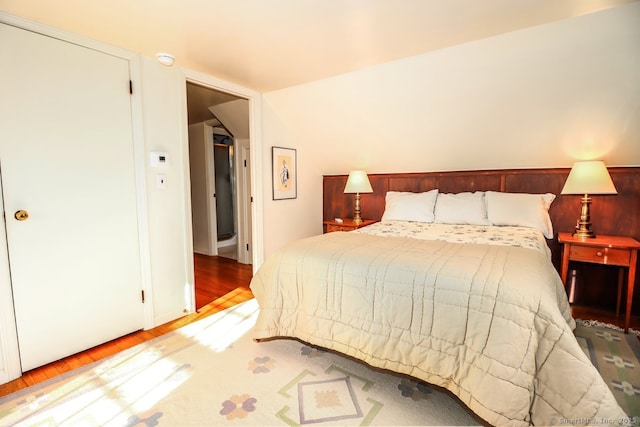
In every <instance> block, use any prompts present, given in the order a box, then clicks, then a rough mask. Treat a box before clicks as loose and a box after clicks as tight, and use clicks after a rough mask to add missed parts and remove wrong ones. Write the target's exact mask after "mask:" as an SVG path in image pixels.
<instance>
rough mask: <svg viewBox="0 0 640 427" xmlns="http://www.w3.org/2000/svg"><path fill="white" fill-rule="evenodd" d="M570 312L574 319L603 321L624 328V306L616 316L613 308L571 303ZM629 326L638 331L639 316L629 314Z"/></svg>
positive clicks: (639, 326) (639, 328) (639, 324)
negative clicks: (606, 308)
mask: <svg viewBox="0 0 640 427" xmlns="http://www.w3.org/2000/svg"><path fill="white" fill-rule="evenodd" d="M571 314H572V315H573V317H574V318H576V319H583V320H599V321H601V322H604V323H610V324H612V325H616V326H618V327H620V328H624V307H622V309H621V310H620V315H618V316H616V313H615V310H603V309H598V308H593V307H584V306H579V305H573V306H571ZM629 327H630V328H631V329H635V330H636V331H640V316H634V315H631V318H630V320H629ZM639 338H640V337H639Z"/></svg>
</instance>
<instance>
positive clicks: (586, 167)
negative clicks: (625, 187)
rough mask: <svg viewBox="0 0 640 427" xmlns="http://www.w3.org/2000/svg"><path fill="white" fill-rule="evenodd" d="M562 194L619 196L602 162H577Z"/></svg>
mask: <svg viewBox="0 0 640 427" xmlns="http://www.w3.org/2000/svg"><path fill="white" fill-rule="evenodd" d="M561 194H618V192H617V191H616V187H615V186H614V185H613V181H612V180H611V175H609V171H607V167H606V166H605V165H604V162H603V161H601V160H591V161H585V162H576V163H574V164H573V167H572V168H571V172H569V176H568V177H567V182H565V183H564V188H562V192H561Z"/></svg>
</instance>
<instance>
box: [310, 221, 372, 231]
mask: <svg viewBox="0 0 640 427" xmlns="http://www.w3.org/2000/svg"><path fill="white" fill-rule="evenodd" d="M374 222H377V221H375V220H373V219H363V220H362V222H361V223H360V224H356V223H355V222H353V220H352V219H350V218H346V219H344V220H343V221H342V222H337V221H336V220H335V219H331V220H329V221H322V224H323V225H324V232H325V233H331V232H332V231H352V230H355V229H358V228H362V227H364V226H367V225H370V224H373V223H374Z"/></svg>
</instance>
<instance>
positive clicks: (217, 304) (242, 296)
mask: <svg viewBox="0 0 640 427" xmlns="http://www.w3.org/2000/svg"><path fill="white" fill-rule="evenodd" d="M194 261H195V262H194V263H195V281H196V286H195V288H196V312H195V313H192V314H189V315H187V316H184V317H181V318H179V319H176V320H174V321H171V322H168V323H165V324H164V325H160V326H158V327H156V328H154V329H149V330H146V331H138V332H134V333H131V334H129V335H125V336H124V337H121V338H118V339H115V340H113V341H109V342H107V343H104V344H101V345H99V346H97V347H93V348H91V349H89V350H86V351H83V352H82V353H78V354H75V355H72V356H69V357H66V358H64V359H61V360H58V361H56V362H52V363H50V364H48V365H45V366H41V367H39V368H36V369H33V370H31V371H28V372H25V373H24V374H23V375H22V376H21V377H20V378H18V379H15V380H13V381H10V382H8V383H6V384H1V385H0V396H5V395H7V394H10V393H13V392H16V391H18V390H21V389H23V388H26V387H29V386H32V385H34V384H37V383H40V382H42V381H46V380H48V379H49V378H53V377H56V376H58V375H60V374H63V373H65V372H67V371H70V370H72V369H75V368H79V367H81V366H84V365H88V364H90V363H93V362H96V361H98V360H101V359H103V358H105V357H109V356H111V355H114V354H116V353H118V352H120V351H122V350H126V349H128V348H130V347H133V346H135V345H137V344H140V343H143V342H145V341H149V340H151V339H153V338H156V337H158V336H160V335H164V334H166V333H168V332H171V331H173V330H175V329H178V328H180V327H182V326H184V325H187V324H189V323H191V322H194V321H196V320H198V319H202V318H204V317H207V316H209V315H211V314H214V313H217V312H219V311H222V310H224V309H225V308H229V307H231V306H233V305H236V304H240V303H241V302H244V301H247V300H249V299H251V298H253V294H252V293H251V290H249V282H250V281H251V277H252V267H251V265H246V264H239V263H237V262H236V261H234V260H232V259H228V258H223V257H208V256H204V255H198V254H196V255H195V260H194Z"/></svg>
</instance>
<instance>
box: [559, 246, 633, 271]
mask: <svg viewBox="0 0 640 427" xmlns="http://www.w3.org/2000/svg"><path fill="white" fill-rule="evenodd" d="M570 257H571V259H572V260H574V261H584V262H593V263H598V264H610V265H623V266H628V265H629V262H630V259H631V251H630V250H628V249H614V248H597V247H596V248H594V247H587V246H579V245H571V254H570Z"/></svg>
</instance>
